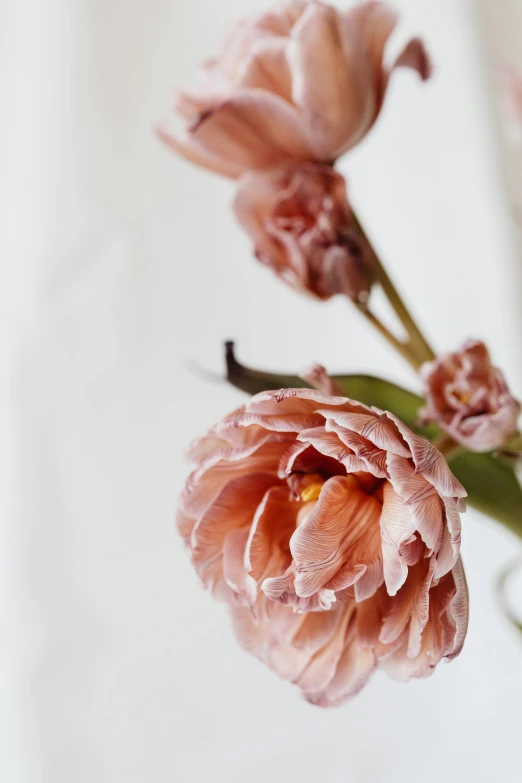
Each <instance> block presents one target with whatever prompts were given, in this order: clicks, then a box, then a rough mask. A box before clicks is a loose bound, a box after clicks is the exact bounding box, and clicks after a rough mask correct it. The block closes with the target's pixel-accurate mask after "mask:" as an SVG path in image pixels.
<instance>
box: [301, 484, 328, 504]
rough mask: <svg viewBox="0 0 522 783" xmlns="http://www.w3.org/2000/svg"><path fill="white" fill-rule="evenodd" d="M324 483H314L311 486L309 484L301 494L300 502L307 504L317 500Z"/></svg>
mask: <svg viewBox="0 0 522 783" xmlns="http://www.w3.org/2000/svg"><path fill="white" fill-rule="evenodd" d="M323 484H324V481H314V483H313V484H309V485H308V486H307V487H305V489H303V491H302V492H301V500H304V502H305V503H308V502H309V501H310V500H317V499H318V498H319V495H320V494H321V490H322V488H323Z"/></svg>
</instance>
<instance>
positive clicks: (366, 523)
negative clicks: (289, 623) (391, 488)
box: [290, 476, 381, 598]
mask: <svg viewBox="0 0 522 783" xmlns="http://www.w3.org/2000/svg"><path fill="white" fill-rule="evenodd" d="M380 513H381V505H380V503H379V502H378V501H377V500H376V499H375V498H373V497H372V496H369V495H366V493H365V492H363V491H361V490H360V489H359V488H358V486H357V482H356V481H355V480H354V479H353V478H350V477H341V476H334V477H333V478H331V479H329V480H328V481H327V482H326V484H324V486H323V488H322V490H321V495H320V497H319V500H318V501H317V503H316V505H315V507H314V509H313V510H312V511H311V513H310V514H309V516H308V518H307V520H306V522H305V523H304V524H302V525H300V526H299V527H298V529H297V530H296V532H295V533H294V535H293V536H292V538H291V539H290V550H291V552H292V555H293V558H294V561H295V564H296V579H295V590H296V593H297V595H299V596H302V597H303V598H305V597H307V596H311V595H313V594H314V593H315V592H317V591H318V590H320V589H321V588H322V587H325V588H326V589H337V590H341V589H344V588H345V587H348V586H349V585H351V584H353V583H354V582H355V581H357V579H359V578H361V576H362V575H363V574H364V572H365V571H366V566H367V565H368V564H370V563H372V562H373V561H374V560H376V559H377V558H378V557H379V550H380V532H379V517H380ZM334 577H335V580H334ZM330 585H333V587H330Z"/></svg>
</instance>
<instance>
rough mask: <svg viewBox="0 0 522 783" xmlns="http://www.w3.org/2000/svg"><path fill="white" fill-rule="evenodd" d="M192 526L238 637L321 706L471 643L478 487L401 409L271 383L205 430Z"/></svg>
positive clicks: (184, 519) (192, 545) (410, 673)
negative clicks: (464, 550) (469, 501)
mask: <svg viewBox="0 0 522 783" xmlns="http://www.w3.org/2000/svg"><path fill="white" fill-rule="evenodd" d="M191 457H192V459H193V460H194V461H195V463H196V469H195V471H194V473H193V474H192V476H191V477H190V479H189V481H188V482H187V485H186V488H185V490H184V492H183V494H182V497H181V503H180V509H179V513H178V528H179V531H180V533H181V535H182V536H183V538H184V540H185V542H186V544H187V547H188V549H189V552H190V555H191V558H192V562H193V564H194V567H195V569H196V571H197V573H198V574H199V576H200V578H201V581H202V583H203V585H204V586H205V587H207V588H208V589H209V590H211V591H212V592H213V594H214V595H215V597H217V598H219V599H221V600H223V601H225V602H226V603H227V604H228V606H229V608H230V611H231V614H232V620H233V625H234V628H235V631H236V634H237V637H238V640H239V642H240V644H241V645H242V646H243V647H244V648H245V649H246V650H247V651H248V652H250V653H252V654H254V655H255V656H257V657H258V658H260V659H261V660H262V661H263V662H264V663H265V664H266V665H267V666H269V667H270V668H271V669H273V670H274V671H275V672H276V673H277V674H279V675H280V676H281V677H283V678H284V679H286V680H290V681H291V682H293V683H295V684H296V685H297V686H298V687H299V688H300V689H301V691H302V692H303V694H304V695H305V697H306V698H307V699H308V700H309V701H311V702H312V703H314V704H318V705H320V706H324V707H327V706H334V705H338V704H341V703H342V702H343V701H345V700H347V699H349V698H350V697H352V696H353V695H355V694H356V693H357V692H358V691H359V690H360V689H361V688H362V687H363V686H364V684H365V683H366V682H367V680H368V678H369V677H370V675H371V674H372V672H374V671H375V670H376V669H377V668H382V669H384V670H385V671H386V672H388V673H389V674H390V675H391V676H393V677H395V678H397V679H401V680H407V679H409V678H411V677H426V676H428V675H429V674H431V673H432V672H433V670H434V668H435V667H436V666H437V664H438V663H439V661H440V660H441V659H442V658H448V659H451V658H454V657H455V656H456V655H458V654H459V652H460V650H461V647H462V644H463V642H464V637H465V635H466V627H467V612H468V600H467V590H466V581H465V577H464V573H463V570H462V563H461V560H460V556H459V550H460V516H459V508H460V506H461V500H460V499H461V498H462V497H463V496H464V495H465V494H466V492H465V490H464V488H463V487H462V485H461V484H460V483H459V482H458V481H457V480H456V478H455V477H454V476H453V474H452V473H451V472H450V470H449V468H448V466H447V464H446V461H445V460H444V457H443V456H442V454H441V453H440V452H439V451H437V449H436V448H435V447H434V446H432V445H431V444H430V443H429V442H428V441H427V440H425V439H424V438H420V437H418V436H417V435H415V434H414V433H413V432H411V430H409V429H408V427H406V426H405V425H404V424H403V423H402V422H401V421H400V420H399V419H397V418H396V417H395V416H393V415H392V414H390V413H384V412H383V411H380V410H378V409H375V408H368V407H366V406H365V405H362V404H360V403H358V402H354V401H352V400H348V399H346V398H345V397H334V396H329V395H325V394H322V393H321V392H319V391H315V390H312V389H284V390H280V391H277V392H263V393H261V394H258V395H256V396H255V397H253V398H252V399H251V400H250V402H248V403H247V404H246V405H244V406H243V407H242V408H240V409H239V410H237V411H235V412H234V413H233V414H231V415H230V416H229V417H227V418H226V419H225V420H224V421H223V422H221V423H220V424H218V425H217V426H216V427H214V428H213V429H212V430H211V431H210V432H209V433H208V434H207V435H206V436H205V437H203V438H202V439H201V440H199V441H198V442H197V443H196V444H195V445H194V446H193V447H192V451H191Z"/></svg>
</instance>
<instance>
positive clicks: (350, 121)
mask: <svg viewBox="0 0 522 783" xmlns="http://www.w3.org/2000/svg"><path fill="white" fill-rule="evenodd" d="M359 55H360V51H359V50H357V48H356V47H355V46H352V47H351V48H350V49H348V48H346V47H345V48H344V49H343V42H342V41H341V36H340V17H339V14H338V12H337V11H336V10H335V9H334V8H332V7H331V6H328V5H323V4H322V3H310V5H309V7H308V8H307V9H306V11H305V12H304V13H303V15H302V16H301V18H300V19H299V21H298V22H297V24H296V25H295V27H294V28H293V30H292V33H291V36H290V44H289V47H288V60H289V62H290V67H291V71H292V77H293V99H294V102H295V103H296V105H297V106H299V107H300V108H301V111H302V113H303V117H304V121H305V122H306V124H307V126H308V127H309V129H310V130H309V133H310V141H311V143H312V145H313V148H314V152H315V155H316V156H317V158H319V159H320V160H325V161H330V160H332V159H334V158H335V157H337V156H338V155H339V154H340V153H341V152H342V151H343V150H345V149H348V148H349V147H352V146H353V145H354V144H356V143H357V141H359V140H360V139H361V137H362V136H363V135H364V133H365V132H366V131H367V129H368V127H369V125H370V124H371V121H372V119H373V115H374V111H375V95H374V93H373V90H372V84H371V74H370V72H369V70H368V61H367V60H366V59H365V58H364V57H361V56H359Z"/></svg>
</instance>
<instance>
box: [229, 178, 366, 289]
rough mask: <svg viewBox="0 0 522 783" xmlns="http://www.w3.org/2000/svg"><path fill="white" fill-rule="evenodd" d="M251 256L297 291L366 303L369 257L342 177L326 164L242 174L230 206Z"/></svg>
mask: <svg viewBox="0 0 522 783" xmlns="http://www.w3.org/2000/svg"><path fill="white" fill-rule="evenodd" d="M234 210H235V213H236V216H237V218H238V220H239V222H240V223H241V225H242V226H243V228H244V229H245V230H246V231H247V232H248V234H249V235H250V237H251V238H252V241H253V243H254V251H255V255H256V257H257V258H258V260H259V261H261V262H262V263H263V264H265V265H266V266H268V267H269V268H270V269H272V271H273V272H275V273H276V274H277V275H278V276H279V277H280V278H281V279H282V280H284V281H285V282H286V283H288V284H289V285H290V286H292V287H293V288H295V289H297V290H298V291H303V292H307V293H310V294H312V295H313V296H315V297H318V298H319V299H328V298H330V297H331V296H334V295H335V294H345V295H346V296H348V297H350V298H351V299H353V300H354V301H359V302H365V301H366V300H367V299H368V295H369V292H370V288H371V285H372V282H373V277H374V273H373V255H372V252H371V249H370V248H369V246H368V243H367V242H365V241H364V240H363V239H362V238H361V236H360V235H359V234H358V233H357V232H356V231H355V229H354V225H353V218H352V214H351V210H350V207H349V205H348V201H347V198H346V187H345V182H344V179H343V177H342V176H341V175H340V174H337V172H335V171H334V169H333V168H331V167H330V166H324V165H321V164H317V163H290V164H287V165H285V166H280V167H278V168H276V169H270V170H269V171H264V172H251V173H248V174H245V175H244V176H243V177H242V178H241V180H240V184H239V189H238V192H237V196H236V199H235V202H234Z"/></svg>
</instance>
